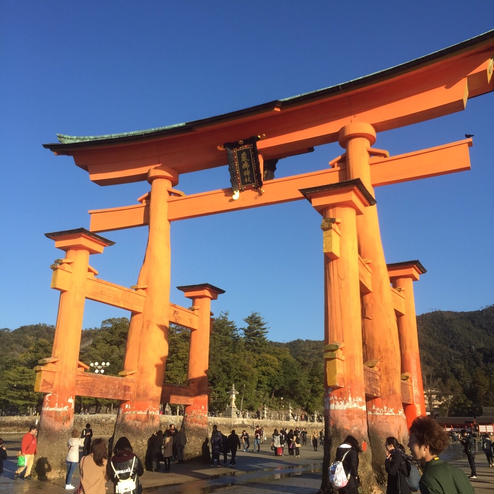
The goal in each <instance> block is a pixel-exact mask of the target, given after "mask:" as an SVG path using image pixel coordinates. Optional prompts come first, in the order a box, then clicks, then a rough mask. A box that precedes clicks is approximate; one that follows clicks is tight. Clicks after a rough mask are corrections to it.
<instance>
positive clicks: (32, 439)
mask: <svg viewBox="0 0 494 494" xmlns="http://www.w3.org/2000/svg"><path fill="white" fill-rule="evenodd" d="M37 435H38V429H36V426H35V425H32V426H31V427H30V428H29V432H26V434H24V436H23V438H22V443H21V455H23V456H25V457H26V464H25V465H24V466H23V467H19V468H18V469H17V470H16V471H15V475H14V479H18V478H19V477H20V475H21V473H22V472H23V471H24V480H30V479H31V468H33V463H34V455H35V454H36V445H37V442H36V436H37Z"/></svg>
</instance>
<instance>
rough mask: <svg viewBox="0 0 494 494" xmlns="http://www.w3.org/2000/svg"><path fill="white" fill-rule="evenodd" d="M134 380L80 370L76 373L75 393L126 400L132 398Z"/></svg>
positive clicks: (77, 394) (91, 396)
mask: <svg viewBox="0 0 494 494" xmlns="http://www.w3.org/2000/svg"><path fill="white" fill-rule="evenodd" d="M134 386H135V381H134V380H133V379H131V378H129V377H117V376H104V375H101V374H91V373H89V372H80V373H77V375H76V381H75V395H76V396H87V397H90V398H106V399H108V400H120V401H127V400H130V399H132V394H133V393H132V392H133V389H134Z"/></svg>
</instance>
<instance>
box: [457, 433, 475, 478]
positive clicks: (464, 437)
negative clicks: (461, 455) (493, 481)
mask: <svg viewBox="0 0 494 494" xmlns="http://www.w3.org/2000/svg"><path fill="white" fill-rule="evenodd" d="M460 441H461V444H463V451H464V452H465V455H466V456H467V460H468V464H469V465H470V478H471V479H476V478H477V468H476V466H475V443H474V439H473V436H472V434H471V433H470V432H468V431H466V430H463V431H462V432H461V440H460Z"/></svg>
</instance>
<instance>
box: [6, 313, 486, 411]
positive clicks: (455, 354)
mask: <svg viewBox="0 0 494 494" xmlns="http://www.w3.org/2000/svg"><path fill="white" fill-rule="evenodd" d="M493 321H494V306H490V307H487V308H485V309H482V310H478V311H472V312H446V311H435V312H430V313H427V314H422V315H420V316H419V317H418V318H417V324H418V333H419V343H420V348H421V360H422V368H423V376H424V386H425V387H426V388H430V389H433V390H436V391H438V392H439V394H440V395H442V397H443V399H444V404H443V406H442V408H443V409H442V411H441V412H442V414H449V415H478V414H480V412H481V407H482V406H494V382H493V381H494V339H493V338H492V335H493ZM245 322H246V323H247V326H246V327H244V328H237V327H236V326H235V324H234V323H233V322H232V321H230V320H229V319H228V314H222V315H220V317H218V318H216V319H215V320H214V324H213V328H212V334H211V351H210V368H209V373H208V377H209V381H210V385H211V397H210V407H211V409H212V410H217V411H222V410H223V409H224V408H225V406H226V405H227V403H228V399H229V398H228V396H229V390H230V388H231V385H232V383H235V385H236V387H237V390H239V392H240V396H239V397H238V402H240V401H241V403H242V405H243V407H244V408H245V409H250V410H257V409H260V408H261V407H262V406H263V405H264V404H267V405H268V406H271V407H274V408H276V407H280V406H287V405H285V404H288V403H289V404H290V405H291V406H292V407H293V408H294V410H296V409H299V410H303V411H305V412H308V413H313V412H320V411H321V409H322V391H323V360H322V354H323V344H322V341H317V340H294V341H291V342H288V343H278V342H271V341H269V340H267V338H266V335H267V334H268V328H267V326H266V323H265V322H264V321H263V319H262V317H261V316H260V315H259V314H256V313H253V314H251V315H250V316H249V317H248V318H246V319H245ZM127 330H128V320H127V319H126V318H115V319H109V320H106V321H103V323H102V324H101V327H100V328H92V329H88V330H84V331H83V336H82V342H81V353H80V359H81V360H82V361H84V362H86V363H89V362H90V361H103V360H105V361H109V362H110V363H111V365H110V367H109V369H108V373H110V374H114V375H116V374H117V373H118V372H119V371H120V370H121V369H122V364H123V358H124V353H125V339H126V335H127ZM53 333H54V329H53V327H52V326H48V325H46V324H36V325H31V326H23V327H20V328H17V329H16V330H13V331H10V330H8V329H0V347H1V348H2V350H3V355H4V356H3V359H2V360H0V411H1V410H2V409H3V410H4V411H16V410H19V411H23V410H26V409H28V408H33V407H38V408H39V406H40V404H41V399H42V397H41V395H39V394H37V393H34V392H33V391H32V389H33V381H34V371H33V367H34V366H35V365H36V363H37V361H38V360H39V359H40V358H43V357H46V356H48V355H50V353H51V344H52V341H53ZM188 342H189V332H188V331H186V330H184V329H183V328H179V327H171V328H170V356H169V359H168V363H167V378H166V379H167V381H169V382H174V383H177V384H180V383H184V382H185V381H186V379H187V360H188ZM79 401H80V402H81V403H82V401H81V400H79ZM83 401H84V403H85V404H86V405H87V404H90V403H94V402H95V401H96V402H97V403H100V404H102V403H103V402H104V400H99V401H98V400H91V399H89V398H86V399H84V400H83Z"/></svg>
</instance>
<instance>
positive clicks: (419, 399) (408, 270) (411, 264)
mask: <svg viewBox="0 0 494 494" xmlns="http://www.w3.org/2000/svg"><path fill="white" fill-rule="evenodd" d="M388 271H389V277H390V279H391V283H392V285H393V287H394V288H397V289H399V290H400V291H401V293H402V294H403V296H404V298H405V314H403V315H399V316H398V318H397V321H398V331H399V335H400V350H401V371H402V373H403V374H404V375H406V377H407V378H408V379H410V380H411V386H412V401H413V403H410V404H406V405H405V406H404V408H405V416H406V419H407V426H408V427H409V428H410V426H411V425H412V422H413V420H414V419H415V418H416V417H418V416H419V415H425V414H426V409H425V400H424V384H423V381H422V367H421V365H420V352H419V340H418V333H417V317H416V314H415V297H414V293H413V282H414V281H418V280H419V278H420V275H421V274H424V273H425V272H426V270H425V268H424V267H423V266H422V264H421V263H420V262H419V261H408V262H400V263H395V264H388Z"/></svg>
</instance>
